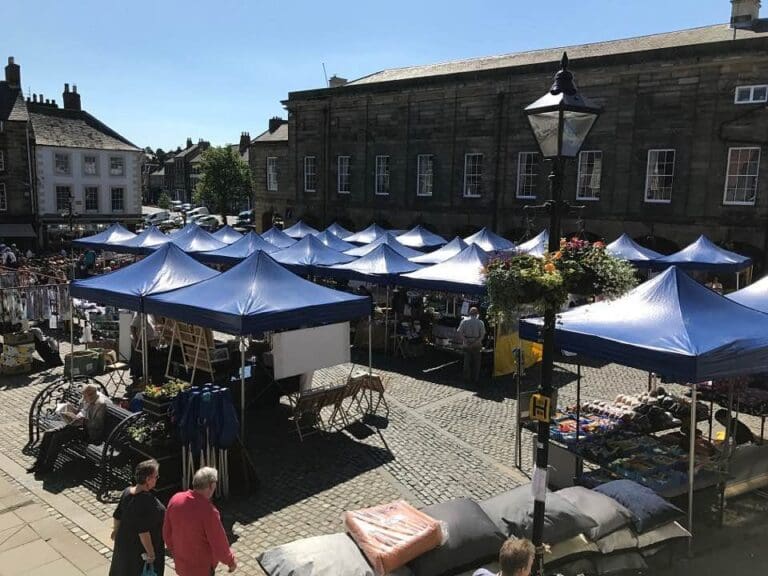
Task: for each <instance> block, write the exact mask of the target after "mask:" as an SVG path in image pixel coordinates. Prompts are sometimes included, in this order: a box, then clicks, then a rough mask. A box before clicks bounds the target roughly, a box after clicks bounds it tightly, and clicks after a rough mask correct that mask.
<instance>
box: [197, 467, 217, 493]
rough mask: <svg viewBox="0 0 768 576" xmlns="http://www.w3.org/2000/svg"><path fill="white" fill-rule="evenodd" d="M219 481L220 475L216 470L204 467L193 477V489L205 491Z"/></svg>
mask: <svg viewBox="0 0 768 576" xmlns="http://www.w3.org/2000/svg"><path fill="white" fill-rule="evenodd" d="M218 481H219V473H218V472H217V471H216V468H211V467H209V466H204V467H203V468H200V470H198V471H197V472H195V475H194V476H193V477H192V488H193V489H194V490H205V489H206V488H208V487H209V486H210V485H211V484H213V483H214V482H218Z"/></svg>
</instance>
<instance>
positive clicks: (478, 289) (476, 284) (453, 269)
mask: <svg viewBox="0 0 768 576" xmlns="http://www.w3.org/2000/svg"><path fill="white" fill-rule="evenodd" d="M489 258H490V257H489V255H488V254H487V253H486V252H484V251H483V250H482V249H480V247H479V246H478V245H477V244H472V245H471V246H467V247H466V248H465V249H464V250H462V251H461V252H459V253H458V254H457V255H456V256H454V257H453V258H449V259H448V260H446V261H445V262H441V263H440V264H435V265H434V266H428V267H426V268H422V269H421V270H417V271H416V272H411V273H409V274H403V276H401V284H402V285H403V286H412V287H413V288H421V289H423V290H434V291H438V292H456V293H459V294H482V293H484V292H485V266H486V265H487V264H488V260H489Z"/></svg>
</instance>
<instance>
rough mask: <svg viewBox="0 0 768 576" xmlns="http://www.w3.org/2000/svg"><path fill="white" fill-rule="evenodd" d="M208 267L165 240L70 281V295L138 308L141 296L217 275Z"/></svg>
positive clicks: (139, 308) (107, 303) (108, 304)
mask: <svg viewBox="0 0 768 576" xmlns="http://www.w3.org/2000/svg"><path fill="white" fill-rule="evenodd" d="M217 275H218V272H216V271H215V270H211V269H210V268H208V267H207V266H204V265H202V264H200V263H199V262H197V261H196V260H195V259H194V258H192V257H191V256H188V255H187V254H185V253H184V251H183V250H181V248H179V247H178V246H176V245H175V244H173V243H168V244H165V245H163V246H161V247H160V248H158V249H157V250H155V251H154V252H153V253H152V254H150V255H149V256H147V257H146V258H144V259H143V260H140V261H139V262H136V263H135V264H131V265H130V266H126V267H125V268H120V269H119V270H115V271H114V272H110V273H109V274H103V275H101V276H94V277H93V278H88V279H86V280H75V281H74V282H72V284H70V292H71V294H72V296H73V297H74V298H83V299H85V300H90V301H92V302H97V303H99V304H103V305H107V306H117V307H120V308H126V309H128V310H138V311H142V309H143V302H144V298H146V297H147V296H150V295H152V294H159V293H161V292H168V291H169V290H176V289H177V288H182V287H184V286H189V285H191V284H195V283H197V282H202V281H203V280H208V279H209V278H213V277H214V276H217Z"/></svg>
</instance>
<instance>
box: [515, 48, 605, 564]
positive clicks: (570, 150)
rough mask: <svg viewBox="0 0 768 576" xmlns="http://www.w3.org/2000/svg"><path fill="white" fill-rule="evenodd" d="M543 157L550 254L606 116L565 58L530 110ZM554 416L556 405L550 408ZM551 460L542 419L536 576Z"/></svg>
mask: <svg viewBox="0 0 768 576" xmlns="http://www.w3.org/2000/svg"><path fill="white" fill-rule="evenodd" d="M525 115H526V117H527V118H528V123H529V124H530V126H531V130H532V131H533V134H534V136H535V137H536V141H537V142H538V145H539V149H540V150H541V155H542V157H543V158H544V159H545V160H549V161H551V162H552V169H551V172H550V174H549V188H550V193H551V198H550V199H549V200H548V201H547V202H545V203H544V204H543V205H541V206H535V207H529V208H531V209H533V210H539V211H542V212H546V213H547V214H549V251H550V252H556V251H557V250H558V249H559V248H560V233H561V231H560V223H561V220H562V217H563V215H565V214H567V213H568V212H569V211H570V209H571V206H570V205H569V204H568V203H567V202H565V201H563V200H562V193H563V169H564V167H565V162H566V161H567V160H569V159H573V158H576V157H577V156H578V154H579V151H580V150H581V147H582V145H583V144H584V140H586V138H587V135H588V134H589V132H590V130H591V129H592V126H593V125H594V124H595V121H596V120H597V118H598V116H599V115H600V107H599V106H596V105H594V104H592V103H590V102H589V101H587V100H586V99H584V98H583V97H582V96H581V95H580V94H579V91H578V89H577V88H576V84H575V83H574V80H573V74H571V72H570V71H569V70H568V55H567V54H565V53H563V58H562V60H561V62H560V70H559V71H558V72H557V74H555V81H554V83H553V84H552V87H551V88H550V90H549V92H547V93H546V94H544V96H542V97H541V98H539V99H538V100H536V101H535V102H534V103H533V104H531V105H529V106H528V107H526V108H525ZM555 314H557V310H556V309H555V308H554V307H553V306H552V305H551V304H548V305H547V306H546V307H545V309H544V327H543V351H542V352H543V353H542V362H541V382H540V385H539V390H538V394H540V395H541V396H543V397H544V398H545V399H550V398H551V396H552V368H553V363H554V352H555ZM546 406H547V408H546V410H547V411H548V410H549V407H550V403H548V402H547V403H546ZM548 460H549V414H545V416H544V417H543V418H541V419H539V422H538V431H537V435H536V463H535V467H534V473H533V496H534V502H533V544H534V546H535V547H536V561H535V564H534V568H535V573H536V574H539V575H540V574H542V573H543V552H544V550H543V547H542V542H543V536H544V510H545V501H546V487H547V466H548Z"/></svg>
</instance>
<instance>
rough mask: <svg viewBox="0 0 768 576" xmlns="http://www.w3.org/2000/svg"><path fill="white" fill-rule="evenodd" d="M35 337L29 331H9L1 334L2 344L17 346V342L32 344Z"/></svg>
mask: <svg viewBox="0 0 768 576" xmlns="http://www.w3.org/2000/svg"><path fill="white" fill-rule="evenodd" d="M34 342H35V337H34V336H32V334H31V333H30V332H9V333H8V334H3V344H5V345H6V346H17V345H19V344H34Z"/></svg>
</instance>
